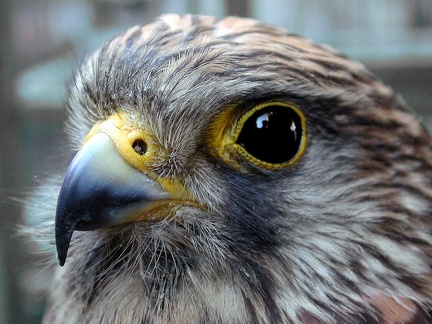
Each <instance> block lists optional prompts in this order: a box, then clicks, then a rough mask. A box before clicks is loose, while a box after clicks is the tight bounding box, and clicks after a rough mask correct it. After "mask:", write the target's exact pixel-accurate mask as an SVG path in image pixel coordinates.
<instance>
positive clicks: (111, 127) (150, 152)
mask: <svg viewBox="0 0 432 324" xmlns="http://www.w3.org/2000/svg"><path fill="white" fill-rule="evenodd" d="M131 118H133V116H132V117H131V115H130V114H129V113H122V112H117V113H115V114H113V115H111V116H110V117H108V118H107V119H106V120H105V121H103V122H101V123H97V124H95V125H94V126H93V128H92V129H91V130H90V132H89V133H88V134H87V136H86V137H85V139H84V142H83V144H84V143H85V142H86V141H88V140H89V139H90V138H91V137H92V136H94V135H95V134H97V133H100V132H103V133H105V134H107V135H108V136H109V137H110V138H111V139H112V141H113V143H114V145H115V146H116V148H117V150H118V152H119V154H120V155H121V156H122V157H123V159H124V160H125V161H126V162H128V163H129V164H130V165H131V166H132V167H134V168H135V169H137V170H139V171H141V172H143V173H145V174H146V175H147V176H149V177H151V178H153V179H154V180H155V181H156V182H158V183H159V184H160V185H161V186H162V187H163V188H164V189H165V190H166V191H167V192H168V193H170V194H171V195H172V196H173V198H174V200H178V201H183V203H186V204H187V205H194V206H195V205H197V202H196V199H195V198H194V197H193V196H192V195H191V194H190V192H189V190H187V188H185V187H184V185H183V181H182V180H181V179H177V178H173V177H169V178H162V177H159V176H157V175H155V174H153V173H152V172H151V167H150V166H151V165H152V164H153V163H154V162H155V161H156V160H157V159H158V158H160V157H158V156H159V155H160V153H161V152H163V151H164V150H165V149H164V148H162V147H161V146H160V145H158V144H157V141H156V140H155V139H154V137H153V135H152V133H151V132H146V131H145V130H142V129H140V128H138V123H137V122H134V121H133V120H131ZM136 140H143V141H144V142H145V144H146V146H147V148H146V152H145V153H144V154H138V153H137V152H136V151H135V150H134V148H133V143H134V142H135V141H136Z"/></svg>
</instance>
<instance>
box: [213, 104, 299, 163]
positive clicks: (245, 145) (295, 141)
mask: <svg viewBox="0 0 432 324" xmlns="http://www.w3.org/2000/svg"><path fill="white" fill-rule="evenodd" d="M234 110H235V108H234V109H232V110H231V109H230V111H228V112H225V113H223V114H222V116H221V119H222V120H223V124H225V125H226V127H225V128H224V130H222V131H220V132H218V133H217V135H218V137H219V139H217V140H216V143H218V146H217V152H218V155H219V156H220V157H222V158H223V159H224V160H226V161H227V162H228V163H229V164H235V165H236V166H237V167H240V165H239V162H240V161H239V158H238V157H239V156H241V157H243V158H245V159H246V160H248V161H249V162H251V163H253V164H254V165H256V166H258V167H260V168H264V169H268V170H275V169H281V168H284V167H287V166H289V165H292V164H294V163H295V162H297V161H298V159H299V158H300V157H301V156H302V155H303V153H304V151H305V149H306V118H305V116H304V114H303V113H302V111H301V110H300V109H298V108H297V107H296V106H295V105H294V104H292V103H291V102H287V101H266V102H263V103H260V104H258V105H256V106H254V107H253V108H252V109H249V110H247V111H246V112H245V113H243V115H241V116H240V117H238V118H235V112H234Z"/></svg>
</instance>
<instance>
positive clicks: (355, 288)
mask: <svg viewBox="0 0 432 324" xmlns="http://www.w3.org/2000/svg"><path fill="white" fill-rule="evenodd" d="M66 106H67V109H68V113H69V117H68V126H67V131H68V135H69V139H70V142H71V144H72V147H73V148H74V150H75V151H79V153H78V154H77V156H76V158H75V159H74V161H73V162H72V163H71V166H70V167H69V169H68V171H64V174H66V175H65V177H64V178H65V180H64V183H63V186H62V188H60V187H61V186H60V184H59V183H56V182H54V181H51V182H50V185H49V186H50V189H49V191H47V192H49V193H50V194H49V196H48V195H47V196H46V197H45V198H44V197H42V198H41V203H40V204H41V206H42V205H43V204H45V203H48V202H49V205H51V206H53V207H52V208H47V207H41V213H42V214H43V215H44V217H45V218H50V219H51V220H52V222H54V219H55V218H56V225H55V231H56V239H57V247H58V248H59V247H60V248H62V249H63V250H62V251H63V252H59V257H60V258H63V262H64V259H66V254H67V259H66V261H65V262H66V263H65V265H64V267H58V266H57V265H55V268H56V269H55V271H56V276H55V277H54V278H53V285H52V289H51V293H50V297H49V303H50V304H49V308H48V310H47V313H46V315H45V322H46V323H56V322H57V323H58V322H59V321H61V322H64V321H69V322H71V323H95V322H98V323H114V322H116V323H421V320H423V321H424V322H425V323H426V322H428V321H429V320H430V318H429V317H428V314H427V313H428V312H430V309H431V308H430V307H431V302H432V280H431V279H432V278H431V274H432V271H431V265H432V247H431V240H432V237H431V233H432V231H431V229H432V226H431V217H430V210H432V209H431V204H432V183H431V181H432V152H431V149H430V148H431V142H430V138H429V136H428V135H427V133H426V132H425V131H424V129H423V127H422V126H421V124H420V122H419V120H418V119H417V118H416V117H415V116H414V115H413V113H412V112H411V111H410V110H409V109H408V108H407V107H406V106H405V104H404V103H403V102H402V101H401V100H400V99H399V98H398V97H397V96H395V95H394V94H393V93H392V91H391V90H389V89H388V88H387V87H385V86H384V85H382V84H381V83H380V82H379V81H377V80H376V79H375V78H374V77H373V76H372V75H371V74H370V73H369V72H368V71H367V70H366V69H365V68H364V67H362V66H361V65H360V64H358V63H355V62H353V61H351V60H350V59H348V58H347V57H345V56H343V55H341V54H339V53H337V52H335V51H334V50H332V49H330V48H328V47H325V46H320V45H315V44H313V43H311V42H309V41H307V40H305V39H303V38H301V37H299V36H297V35H293V34H290V33H287V32H286V31H284V30H282V29H279V28H276V27H271V26H268V25H264V24H260V23H258V22H256V21H254V20H251V19H241V18H234V17H231V18H225V19H221V20H218V19H216V18H212V17H204V16H177V15H166V16H162V17H161V18H159V19H158V20H157V21H156V22H154V23H152V24H149V25H146V26H136V27H133V28H131V29H129V30H128V31H126V32H125V33H124V34H122V35H120V36H118V37H117V38H114V39H113V40H111V41H109V42H107V43H106V44H105V45H104V46H103V47H102V48H101V49H99V50H97V51H96V52H95V53H93V54H92V55H90V56H89V57H88V59H87V60H86V61H85V62H84V64H83V65H82V66H81V67H80V69H79V70H78V72H77V73H76V75H75V79H74V82H73V83H72V85H71V87H70V91H69V95H68V98H67V101H66ZM275 116H276V117H275ZM286 120H288V121H287V122H286ZM249 121H250V122H249ZM273 125H274V126H273ZM266 127H267V128H266ZM128 141H130V142H128ZM124 143H126V144H124ZM127 143H129V144H127ZM267 145H272V146H271V147H272V149H268V147H267ZM257 146H258V147H257ZM137 147H140V149H139V150H138V149H137ZM95 149H98V150H99V149H100V150H101V152H103V154H104V155H103V156H102V155H101V154H102V153H101V154H99V153H98V154H96V153H95V154H94V155H91V154H92V152H93V153H94V152H96V151H95ZM278 150H281V154H276V155H275V154H274V151H278ZM98 152H99V151H98ZM135 153H136V154H137V155H134V154H135ZM90 156H93V157H92V158H90ZM114 156H115V157H114ZM117 161H118V162H117ZM74 165H78V167H74ZM86 168H88V170H90V171H86V170H87V169H86ZM92 168H93V169H92ZM120 169H121V170H124V172H125V173H124V174H128V176H129V175H130V177H131V179H132V180H131V181H129V182H126V183H123V182H122V177H123V176H124V174H123V173H121V172H120V171H118V170H120ZM85 172H87V173H85ZM122 172H123V171H122ZM84 173H85V174H86V176H82V174H84ZM77 177H78V178H79V179H83V180H82V181H85V183H86V184H87V183H88V182H89V183H90V184H89V185H86V188H84V189H83V186H81V185H80V183H81V182H79V183H78V182H77V181H78V180H75V179H76V178H77ZM140 177H143V179H144V180H137V179H141V178H140ZM123 179H124V178H123ZM102 180H103V181H102ZM80 181H81V180H80ZM140 181H141V182H140ZM96 183H97V185H96ZM91 185H95V186H94V187H91ZM89 186H90V187H89ZM71 188H73V190H78V191H79V192H78V193H77V191H73V190H72V189H71ZM88 188H93V189H91V190H90V189H88ZM100 188H103V189H104V190H105V191H100V190H101V189H100ZM81 191H82V192H81ZM52 192H54V193H56V194H59V203H58V205H57V207H55V205H56V202H55V201H53V197H52ZM93 194H94V195H95V196H94V197H96V198H95V199H93V200H91V199H90V198H88V197H91V198H92V197H93ZM89 195H90V196H89ZM78 196H79V197H82V198H77V197H78ZM86 197H87V198H86ZM101 199H103V203H102V200H101ZM71 201H73V202H71ZM86 204H88V205H86ZM45 206H46V205H45ZM62 206H65V207H64V209H63V207H62ZM76 206H78V207H79V208H78V207H76ZM56 208H57V210H56ZM72 210H73V211H75V212H72ZM77 210H80V212H77ZM72 233H73V235H72ZM68 235H69V236H68ZM70 235H72V236H70ZM69 240H70V245H69ZM53 263H54V259H53Z"/></svg>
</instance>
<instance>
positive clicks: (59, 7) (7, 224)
mask: <svg viewBox="0 0 432 324" xmlns="http://www.w3.org/2000/svg"><path fill="white" fill-rule="evenodd" d="M168 12H175V13H194V14H208V15H215V16H218V17H222V16H226V15H238V16H247V17H253V18H256V19H259V20H262V21H265V22H267V23H271V24H274V25H279V26H281V27H284V28H286V29H288V30H290V31H292V32H295V33H298V34H301V35H303V36H306V37H307V38H311V39H312V40H314V41H315V42H319V43H326V44H330V45H332V46H333V47H336V48H337V49H339V50H341V51H342V52H344V53H346V54H348V55H350V56H351V57H353V58H355V59H357V60H360V61H361V62H363V63H364V64H365V65H367V66H368V67H370V68H371V69H372V70H373V71H374V72H375V73H377V74H378V76H380V77H381V78H382V79H383V80H384V81H385V82H386V83H388V84H390V85H391V86H392V87H393V88H394V89H395V90H396V91H397V92H400V93H402V95H403V96H404V98H405V99H406V101H407V102H408V103H409V104H410V106H412V107H413V108H414V109H415V110H416V111H418V112H419V113H420V114H421V115H422V116H423V117H424V118H425V122H426V123H427V124H430V121H431V120H432V118H431V108H432V107H431V106H430V102H432V91H431V90H430V89H431V84H432V1H431V0H349V1H346V0H266V1H259V0H250V1H247V0H231V1H230V0H226V1H222V0H220V1H217V0H208V1H206V0H164V1H158V0H92V1H84V0H2V1H1V2H0V16H1V21H0V24H1V26H0V32H1V40H2V43H1V44H0V59H1V61H0V64H1V65H0V99H1V100H0V105H1V113H2V117H1V118H0V127H1V128H0V129H1V131H2V139H3V140H2V141H0V142H1V151H0V152H1V153H0V194H1V199H0V203H1V217H0V323H38V322H39V321H40V319H41V315H42V313H43V308H44V303H43V287H44V284H45V282H46V281H49V276H48V275H49V274H47V273H44V272H43V271H42V272H40V270H41V268H40V267H37V266H36V265H35V262H36V261H37V259H38V257H37V256H34V255H32V254H30V253H28V252H27V251H28V250H32V247H31V245H29V243H23V241H24V240H23V238H16V237H15V235H14V233H15V231H16V224H17V223H18V222H19V221H20V217H21V216H20V215H21V213H22V210H21V209H22V208H21V207H20V205H19V204H18V203H13V202H12V203H11V200H10V199H9V197H10V196H17V195H18V196H20V194H17V192H18V193H22V192H23V188H30V187H33V186H35V185H37V182H38V179H39V177H41V178H43V177H44V176H46V175H48V174H50V172H51V171H52V170H53V169H54V168H55V167H54V166H55V165H56V164H57V163H58V160H59V157H60V156H62V155H64V154H67V152H62V147H63V145H62V144H63V139H62V133H61V128H62V123H63V119H64V115H63V110H62V99H63V96H64V93H65V84H66V83H67V81H68V80H69V79H70V77H71V76H72V73H73V70H74V69H75V68H76V67H77V66H78V64H79V62H80V61H81V60H83V58H84V57H85V55H86V54H88V53H89V52H90V51H92V50H94V49H96V48H97V47H99V46H100V45H101V44H102V43H103V42H104V41H106V40H108V39H109V38H111V37H113V36H114V35H115V34H117V33H119V32H121V31H123V30H125V29H127V28H128V27H131V26H133V25H136V24H142V23H146V22H149V21H151V20H153V19H154V17H155V16H157V15H159V14H161V13H168ZM21 196H22V195H21ZM32 221H33V222H36V223H37V221H38V220H37V219H33V220H32Z"/></svg>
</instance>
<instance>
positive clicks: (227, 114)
mask: <svg viewBox="0 0 432 324" xmlns="http://www.w3.org/2000/svg"><path fill="white" fill-rule="evenodd" d="M239 106H244V105H243V104H241V105H234V106H230V107H227V109H225V110H223V111H222V112H221V113H220V114H219V115H218V116H216V118H215V121H214V122H213V124H212V125H211V127H210V131H209V140H208V145H209V147H210V149H211V151H212V152H213V154H214V155H216V156H218V157H219V158H221V159H222V160H223V161H224V162H225V163H227V164H228V165H230V166H231V167H233V168H235V169H238V170H242V169H243V167H242V165H241V160H244V159H246V160H247V161H249V162H250V163H252V164H253V165H256V166H258V167H259V168H263V169H267V170H275V169H281V168H284V167H287V166H289V165H292V164H294V163H295V162H297V161H298V159H299V158H300V157H301V156H302V155H303V153H304V151H305V148H306V141H307V140H306V138H307V130H306V117H305V115H304V114H303V112H302V111H301V110H300V109H299V108H298V107H297V106H295V105H294V104H293V103H291V102H289V101H285V100H274V101H265V102H262V103H259V104H257V105H255V106H252V108H250V109H248V110H246V111H245V112H243V114H239V112H238V110H239V109H238V107H239ZM271 106H279V107H286V108H288V109H291V110H293V111H294V112H295V113H296V114H297V115H298V116H299V118H300V124H301V127H302V134H301V137H302V138H301V140H300V144H299V148H298V151H297V153H296V154H295V156H294V157H293V158H292V159H290V160H289V161H286V162H282V163H270V162H266V161H262V160H260V159H258V158H256V157H254V156H252V155H251V154H250V153H249V152H247V150H246V149H245V148H244V147H242V146H241V145H239V144H238V143H236V142H237V140H238V138H239V135H240V133H241V131H242V129H243V126H244V124H245V123H246V121H247V120H248V119H249V118H250V117H251V116H252V115H253V114H255V113H256V112H257V111H259V110H262V109H265V108H267V107H271Z"/></svg>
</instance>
